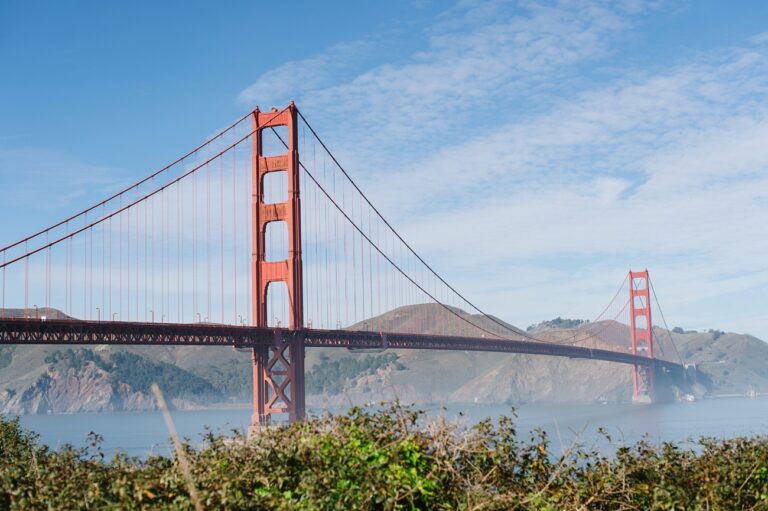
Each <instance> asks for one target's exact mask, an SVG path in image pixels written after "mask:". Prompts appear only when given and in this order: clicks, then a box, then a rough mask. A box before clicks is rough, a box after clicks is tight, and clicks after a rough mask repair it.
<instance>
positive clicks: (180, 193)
mask: <svg viewBox="0 0 768 511" xmlns="http://www.w3.org/2000/svg"><path fill="white" fill-rule="evenodd" d="M0 252H1V253H2V263H0V271H1V272H2V275H1V276H0V278H2V303H0V343H4V344H86V345H87V344H118V345H119V344H133V345H157V344H163V345H220V346H234V347H241V348H248V349H250V350H251V352H252V360H253V406H254V415H253V423H254V424H265V423H268V422H269V421H270V420H271V418H272V417H273V416H277V414H281V415H283V414H287V417H288V420H289V421H295V420H301V419H302V418H303V417H304V415H305V396H304V353H305V349H306V348H307V347H338V348H349V349H362V348H375V349H388V348H392V349H406V348H408V349H432V350H464V351H488V352H499V353H526V354H537V355H548V356H560V357H570V358H585V359H595V360H605V361H610V362H616V363H623V364H628V365H629V366H630V367H631V370H632V374H633V398H634V399H635V400H637V401H651V400H653V399H654V394H655V388H654V381H655V375H656V374H657V373H658V372H660V371H663V372H666V373H672V374H676V375H683V376H684V374H685V373H684V370H683V369H684V368H683V365H682V361H681V360H680V357H679V354H677V352H676V349H675V347H674V343H673V342H672V338H671V336H669V335H666V336H664V335H660V334H659V333H658V332H657V331H656V330H655V329H654V326H653V322H652V303H655V304H656V306H657V307H658V299H657V298H656V295H655V291H654V290H653V285H652V283H651V280H650V277H649V274H648V271H647V270H645V271H640V272H632V271H630V272H629V273H628V274H627V277H626V278H625V279H624V282H623V283H622V285H621V286H620V288H619V291H617V293H616V295H615V296H614V297H613V299H612V300H611V301H610V302H609V304H608V306H607V307H606V308H605V309H604V310H603V311H602V312H601V314H600V315H599V316H598V317H597V318H596V319H595V321H593V322H591V323H590V324H588V325H587V326H586V327H583V328H581V329H579V330H578V331H577V332H576V333H575V334H569V335H567V336H565V337H559V338H551V337H546V336H542V335H538V334H535V333H530V332H527V331H523V330H520V329H517V328H515V327H513V326H511V325H509V324H507V323H505V322H503V321H501V320H500V319H498V318H496V317H495V316H492V315H490V314H486V313H485V312H484V311H483V310H482V309H480V308H479V307H478V306H476V305H475V304H474V303H473V302H471V301H469V300H468V299H467V298H466V297H465V296H464V295H463V294H461V293H460V292H459V291H458V290H457V289H456V288H454V287H453V286H452V285H451V284H449V283H448V282H447V281H446V280H445V279H444V278H443V277H442V276H441V275H440V274H439V273H437V272H436V271H435V270H434V268H433V267H432V266H430V265H429V264H427V262H426V261H425V260H424V259H423V258H422V257H421V256H420V255H419V254H418V253H417V252H416V251H415V250H414V249H413V247H412V246H411V245H410V244H408V243H407V242H406V240H405V239H404V238H403V237H402V236H401V235H400V233H399V232H398V231H397V230H396V229H395V228H394V227H393V226H392V225H391V224H390V222H388V221H387V220H386V219H385V217H384V216H383V215H382V213H381V212H380V211H379V210H378V209H377V208H376V207H375V206H374V205H373V204H372V203H371V201H370V200H369V199H368V197H367V196H366V195H365V194H364V193H363V192H362V190H361V189H360V187H359V186H358V185H357V184H356V182H355V181H354V180H353V179H352V177H351V176H350V174H349V173H348V172H347V171H346V170H345V169H344V168H343V167H342V165H341V164H340V163H339V161H338V160H337V158H336V157H335V156H334V155H333V153H332V152H331V151H330V150H329V148H328V146H327V145H326V144H325V143H324V142H323V141H322V139H321V138H320V137H319V135H318V134H317V132H316V131H315V129H314V128H313V127H312V126H311V125H310V124H309V122H308V121H307V119H306V118H305V117H304V116H303V115H302V113H301V112H300V111H299V110H298V109H297V108H296V106H295V105H294V104H293V103H291V104H290V105H289V106H287V107H286V108H284V109H282V110H277V109H275V108H273V109H272V110H271V111H269V112H262V111H260V110H259V109H258V107H257V108H256V109H254V110H253V111H252V112H249V113H248V114H246V115H245V116H243V117H241V118H240V119H238V120H237V121H236V122H234V123H232V124H231V125H230V126H228V127H227V128H225V129H223V130H222V131H220V132H219V133H217V134H216V135H215V136H213V137H211V138H210V139H208V140H206V141H205V142H204V143H202V144H200V145H199V146H197V147H195V148H194V149H193V150H191V151H190V152H188V153H186V154H185V155H184V156H182V157H181V158H179V159H177V160H176V161H174V162H173V163H171V164H170V165H167V166H165V167H163V168H161V169H159V170H157V171H156V172H153V173H152V174H150V175H149V176H147V177H145V178H143V179H141V180H140V181H138V182H136V183H133V184H131V185H130V186H128V187H126V188H124V189H122V190H120V191H119V192H117V193H114V194H112V195H111V196H109V197H107V198H106V199H104V200H102V201H100V202H98V203H96V204H94V205H92V206H90V207H88V208H86V209H84V210H82V211H80V212H78V213H76V214H74V215H71V216H69V217H68V218H65V219H64V220H61V221H59V222H57V223H55V224H53V225H51V226H49V227H46V228H45V229H41V230H40V231H38V232H35V233H33V234H31V235H29V236H27V237H25V238H23V239H21V240H19V241H16V242H14V243H11V244H9V245H7V246H5V247H3V248H2V249H0ZM41 311H42V314H41ZM659 311H660V309H659ZM627 317H628V319H627ZM662 317H663V313H662ZM665 323H666V321H665ZM617 324H626V325H627V328H628V334H629V335H628V337H629V339H628V342H627V343H626V346H624V345H621V344H615V343H614V344H610V343H608V344H606V343H605V342H604V341H605V339H606V338H607V337H610V335H608V334H607V332H608V331H610V330H611V328H613V327H615V325H617ZM668 330H669V329H668V328H666V333H667V334H668ZM662 331H664V330H662ZM665 346H666V347H665ZM655 348H658V349H660V350H661V353H660V354H659V353H657V352H656V351H655Z"/></svg>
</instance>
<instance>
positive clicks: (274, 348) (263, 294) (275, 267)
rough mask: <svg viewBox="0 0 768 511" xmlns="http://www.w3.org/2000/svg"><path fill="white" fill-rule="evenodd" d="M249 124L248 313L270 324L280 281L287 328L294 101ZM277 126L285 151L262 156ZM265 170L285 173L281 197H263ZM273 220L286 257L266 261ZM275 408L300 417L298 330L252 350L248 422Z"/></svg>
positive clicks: (297, 252)
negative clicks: (284, 238) (282, 232)
mask: <svg viewBox="0 0 768 511" xmlns="http://www.w3.org/2000/svg"><path fill="white" fill-rule="evenodd" d="M252 126H253V131H254V133H253V148H252V155H251V177H252V199H251V206H252V208H251V209H252V210H251V214H252V226H253V227H252V228H253V233H252V237H253V252H252V258H251V261H252V265H251V266H252V267H251V270H252V282H251V285H252V288H251V293H252V296H253V318H254V322H255V326H258V327H268V326H269V323H268V320H269V316H268V311H267V303H268V302H267V298H268V294H269V292H270V285H272V284H275V283H284V284H285V286H286V288H287V295H288V315H289V318H288V325H287V326H288V328H289V329H291V330H296V329H301V328H302V327H303V326H304V320H303V310H304V306H303V286H302V272H301V202H300V196H299V173H300V171H299V151H298V130H297V110H296V106H295V105H294V104H293V102H291V104H290V105H289V106H288V108H286V109H285V110H283V111H281V112H279V113H278V111H277V109H274V108H273V109H272V111H271V112H260V111H259V108H258V107H256V108H255V109H254V111H253V116H252ZM278 126H285V127H287V129H288V140H286V141H285V143H286V144H287V145H288V150H287V152H286V153H284V154H279V155H275V156H264V147H263V132H264V130H268V129H271V128H274V127H278ZM270 172H285V173H286V174H287V182H288V198H287V200H286V201H285V202H279V203H272V204H270V203H265V202H264V177H265V176H266V175H267V174H269V173H270ZM272 222H285V226H286V228H287V230H288V258H287V259H284V260H282V261H268V260H267V254H266V236H267V225H268V224H270V223H272ZM275 413H287V414H288V420H289V421H290V422H295V421H297V420H302V419H303V418H304V339H303V338H302V337H301V336H298V335H296V336H294V335H289V336H285V337H284V336H283V335H281V334H280V333H279V332H278V331H277V330H276V334H275V336H274V338H273V341H272V344H271V345H270V346H266V345H265V346H259V347H256V348H254V349H253V418H252V424H253V425H254V426H258V425H265V424H268V423H269V422H270V420H271V418H272V414H275Z"/></svg>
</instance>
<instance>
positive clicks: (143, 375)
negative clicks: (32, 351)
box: [38, 348, 221, 401]
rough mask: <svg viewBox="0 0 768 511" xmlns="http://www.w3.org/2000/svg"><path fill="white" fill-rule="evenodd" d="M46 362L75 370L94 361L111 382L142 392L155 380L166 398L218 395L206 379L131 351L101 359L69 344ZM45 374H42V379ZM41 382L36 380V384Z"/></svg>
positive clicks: (197, 397) (195, 398) (147, 391)
mask: <svg viewBox="0 0 768 511" xmlns="http://www.w3.org/2000/svg"><path fill="white" fill-rule="evenodd" d="M45 362H46V363H47V364H53V365H58V366H60V367H62V368H65V369H74V370H75V371H82V370H83V369H84V368H85V367H86V366H87V365H88V364H90V363H93V364H95V365H96V367H98V368H99V369H101V370H103V371H105V372H107V373H109V374H110V376H111V379H112V384H113V385H114V386H117V385H119V384H120V383H126V384H128V385H129V386H130V387H131V388H132V389H133V390H135V391H138V392H143V393H145V394H149V392H150V386H151V385H152V383H157V384H158V385H159V386H160V388H162V389H163V391H164V392H165V393H166V395H167V397H169V398H176V397H181V398H189V399H194V400H196V401H197V400H200V399H220V398H221V394H220V393H219V391H218V390H217V389H216V388H215V387H214V386H213V385H211V383H209V382H208V381H206V380H205V379H203V378H201V377H199V376H196V375H194V374H192V373H190V372H188V371H185V370H183V369H181V368H179V367H176V366H175V365H173V364H168V363H166V362H155V361H153V360H150V359H148V358H146V357H142V356H139V355H136V354H134V353H125V352H117V353H113V354H112V355H111V356H110V358H109V360H104V359H103V358H102V357H100V356H99V355H98V354H96V353H94V352H93V351H92V350H89V349H78V350H73V349H71V348H68V349H66V350H64V351H61V350H57V351H54V352H53V353H51V354H49V355H48V356H46V357H45ZM46 376H47V375H43V376H41V379H44V378H45V377H46ZM43 383H44V382H43ZM41 384H42V383H41V382H40V381H38V386H39V385H41Z"/></svg>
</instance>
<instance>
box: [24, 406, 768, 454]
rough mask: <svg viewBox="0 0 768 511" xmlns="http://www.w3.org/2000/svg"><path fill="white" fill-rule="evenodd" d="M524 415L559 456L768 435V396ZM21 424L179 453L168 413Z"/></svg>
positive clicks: (227, 419)
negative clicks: (575, 450) (577, 450)
mask: <svg viewBox="0 0 768 511" xmlns="http://www.w3.org/2000/svg"><path fill="white" fill-rule="evenodd" d="M421 409H423V410H425V411H427V412H428V414H429V415H432V416H438V415H442V416H444V417H445V418H446V419H449V420H458V421H460V422H461V423H462V424H463V425H467V426H470V425H472V424H474V423H476V422H477V421H480V420H482V419H484V418H486V417H491V418H495V417H498V416H499V415H509V414H510V413H511V407H509V406H501V405H498V406H497V405H465V406H459V405H450V406H447V407H438V406H432V407H430V406H426V407H421ZM342 411H343V410H342ZM310 413H312V410H310ZM516 413H517V424H518V431H519V432H520V433H521V434H523V435H527V434H528V433H529V432H531V431H533V430H535V429H537V428H541V429H544V430H545V431H547V433H548V434H549V436H550V439H551V440H552V445H553V449H554V450H555V451H557V450H558V449H567V448H568V447H569V446H570V445H571V444H572V443H573V442H575V441H578V442H579V443H580V444H583V445H585V446H587V447H591V446H596V447H598V448H600V449H603V448H607V449H610V446H607V445H606V444H607V442H606V441H605V439H604V438H603V437H602V435H600V434H599V433H598V428H601V427H602V428H603V429H605V430H606V431H607V432H608V433H610V434H611V435H612V437H613V439H614V442H618V443H621V442H624V443H634V442H636V441H637V440H640V439H641V438H646V439H647V440H648V441H650V442H652V443H654V444H659V443H661V442H664V441H671V442H677V443H683V444H686V443H688V441H689V440H691V439H694V440H695V439H696V438H698V437H700V436H708V437H718V438H729V437H734V436H742V435H768V397H766V396H763V397H756V398H741V397H734V398H721V399H708V400H702V401H696V402H691V403H689V402H684V403H669V404H658V405H656V404H654V405H630V404H627V405H618V404H589V405H543V404H531V405H524V406H520V407H519V408H517V409H516ZM172 415H173V419H174V422H175V424H176V429H177V430H178V432H179V434H180V435H181V436H183V437H187V438H189V439H190V440H191V441H192V443H193V444H196V445H199V444H200V443H201V441H202V440H201V438H202V436H201V435H202V434H204V433H205V431H206V428H208V429H210V430H212V431H214V432H222V433H228V432H231V430H233V429H239V430H247V427H248V424H249V422H250V417H251V411H250V409H217V410H204V411H185V412H182V411H176V412H173V414H172ZM21 422H22V425H23V426H25V427H26V428H29V429H31V430H33V431H35V432H37V433H39V434H40V437H41V438H40V440H41V441H42V442H44V443H46V444H48V445H49V446H51V447H53V448H58V447H61V446H62V445H63V444H65V443H69V444H72V445H74V446H76V447H82V446H85V445H87V441H86V437H87V435H88V434H89V432H91V431H93V432H96V433H98V434H100V435H101V436H103V437H104V441H103V443H102V444H101V448H102V450H103V451H104V452H105V454H106V455H107V456H108V457H111V455H113V454H114V453H115V452H117V451H122V452H125V453H126V454H128V455H131V456H140V457H146V456H148V455H151V454H164V455H167V454H169V453H170V450H171V444H170V440H169V438H168V430H167V429H166V426H165V422H164V421H163V417H162V415H161V414H160V412H120V413H98V414H72V415H27V416H23V417H22V418H21Z"/></svg>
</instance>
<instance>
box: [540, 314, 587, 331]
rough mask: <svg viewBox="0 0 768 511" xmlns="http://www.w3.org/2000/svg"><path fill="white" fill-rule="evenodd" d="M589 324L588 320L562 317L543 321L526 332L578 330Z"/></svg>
mask: <svg viewBox="0 0 768 511" xmlns="http://www.w3.org/2000/svg"><path fill="white" fill-rule="evenodd" d="M587 323H589V320H588V319H569V318H561V317H560V316H558V317H556V318H555V319H550V320H549V321H542V322H540V323H539V324H538V325H531V326H529V327H528V328H526V330H527V331H528V332H531V331H533V330H545V329H550V328H578V327H580V326H581V325H585V324H587Z"/></svg>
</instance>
